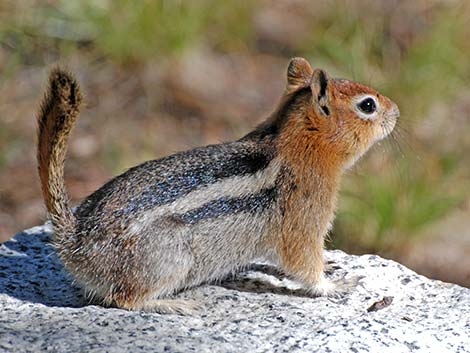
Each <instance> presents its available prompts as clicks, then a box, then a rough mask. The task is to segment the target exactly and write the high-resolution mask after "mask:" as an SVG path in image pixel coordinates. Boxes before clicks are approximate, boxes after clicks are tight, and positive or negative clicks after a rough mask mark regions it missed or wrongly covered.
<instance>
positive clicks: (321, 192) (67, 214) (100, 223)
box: [37, 58, 399, 313]
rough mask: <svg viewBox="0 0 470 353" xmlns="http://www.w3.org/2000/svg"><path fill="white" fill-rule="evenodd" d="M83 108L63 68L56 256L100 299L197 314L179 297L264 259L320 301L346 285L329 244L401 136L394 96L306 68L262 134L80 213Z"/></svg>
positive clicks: (57, 102)
mask: <svg viewBox="0 0 470 353" xmlns="http://www.w3.org/2000/svg"><path fill="white" fill-rule="evenodd" d="M81 103H82V95H81V93H80V90H79V87H78V84H77V82H76V80H75V79H74V77H73V76H72V75H71V74H69V73H67V72H64V71H63V70H61V69H55V70H53V71H52V72H51V74H50V80H49V88H48V91H47V93H46V95H45V97H44V99H43V101H42V104H41V109H40V112H39V114H38V122H39V129H38V152H37V158H38V163H39V176H40V179H41V186H42V192H43V195H44V200H45V204H46V206H47V210H48V211H49V214H50V217H51V220H52V224H53V226H54V234H55V235H54V244H55V247H56V248H57V251H58V254H59V256H60V258H61V260H62V261H63V263H64V265H65V267H66V269H67V270H68V271H69V272H70V273H71V274H72V275H73V276H74V278H75V279H76V281H77V282H78V283H79V284H80V285H81V286H82V287H83V288H84V289H85V290H86V291H88V292H89V293H91V294H92V295H93V296H95V297H96V298H98V299H99V300H101V302H102V303H104V304H105V305H112V306H117V307H120V308H125V309H129V310H148V311H156V312H161V313H168V312H186V311H187V309H188V308H189V305H188V304H187V303H186V302H184V301H183V302H182V301H178V300H173V299H171V295H172V294H174V293H175V292H178V291H181V290H184V289H185V288H189V287H192V286H196V285H198V284H201V283H203V282H207V281H212V280H217V279H221V278H223V277H225V276H226V275H227V274H229V273H232V272H234V271H237V270H239V269H242V268H243V267H246V266H247V265H249V264H250V263H252V262H253V261H254V260H255V259H265V260H268V261H271V262H273V263H275V264H277V265H278V266H279V268H280V269H282V270H283V272H284V273H286V274H287V275H289V276H290V277H291V278H293V279H294V280H297V281H299V282H300V283H301V284H302V285H303V287H304V288H305V289H306V290H307V293H310V294H311V295H313V296H317V295H336V294H338V293H342V291H343V290H344V287H345V286H347V283H345V281H341V283H340V282H338V283H336V282H331V281H328V280H327V279H326V278H325V276H324V273H323V270H324V260H323V242H324V237H325V235H326V234H327V232H328V230H329V229H330V227H331V223H332V220H333V217H334V212H335V207H336V199H337V193H338V187H339V182H340V178H341V175H342V174H343V171H344V170H345V169H346V168H348V167H350V166H351V165H352V164H353V163H354V162H355V161H356V160H357V159H358V158H359V157H360V156H361V155H362V154H363V153H364V152H366V151H367V149H368V148H369V147H370V146H371V145H372V144H373V143H374V142H376V141H378V140H380V139H382V138H384V137H385V136H387V135H388V134H389V133H390V132H391V131H392V130H393V128H394V126H395V123H396V121H397V119H398V117H399V110H398V107H397V105H396V104H395V103H393V102H392V101H391V100H390V99H389V98H387V97H384V96H383V95H381V94H379V93H378V92H376V91H375V90H373V89H371V88H369V87H366V86H364V85H362V84H359V83H355V82H351V81H348V80H342V79H331V78H330V77H328V75H327V73H326V72H325V71H323V70H321V69H315V70H314V69H312V67H311V66H310V64H309V63H308V62H307V61H306V60H305V59H302V58H294V59H292V60H291V61H290V64H289V67H288V70H287V86H286V91H285V92H284V94H283V96H282V98H281V100H280V102H279V104H278V106H277V108H276V110H275V112H274V113H273V114H272V115H271V116H270V117H269V118H268V119H267V120H266V121H265V122H263V123H262V124H261V125H259V126H258V127H257V128H256V129H255V130H254V131H252V132H250V133H249V134H248V135H246V136H244V137H242V138H241V139H240V140H238V141H234V142H229V143H223V144H219V145H210V146H206V147H200V148H195V149H193V150H190V151H186V152H181V153H177V154H174V155H171V156H168V157H165V158H162V159H159V160H153V161H148V162H145V163H143V164H141V165H139V166H137V167H134V168H131V169H130V170H128V171H127V172H125V173H124V174H121V175H119V176H118V177H116V178H114V179H112V180H111V181H109V182H108V183H107V184H105V185H104V186H103V187H101V188H100V189H99V190H98V191H96V192H94V193H93V194H91V195H90V196H88V197H87V198H86V199H85V200H84V201H83V202H82V203H81V204H80V205H79V206H78V207H77V208H76V209H75V210H71V209H70V206H69V201H68V197H67V194H66V188H65V185H64V160H65V155H66V149H67V140H68V138H69V135H70V132H71V130H72V127H73V125H74V124H75V120H76V118H77V116H78V114H79V108H80V104H81Z"/></svg>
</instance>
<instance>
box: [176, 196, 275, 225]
mask: <svg viewBox="0 0 470 353" xmlns="http://www.w3.org/2000/svg"><path fill="white" fill-rule="evenodd" d="M276 197H277V188H276V187H272V188H269V189H263V190H261V191H260V192H259V193H257V194H251V195H247V196H244V197H235V198H229V197H222V198H220V199H217V200H213V201H210V202H208V203H206V204H204V205H202V206H201V207H199V208H196V209H194V210H191V211H189V212H186V213H183V214H175V215H172V216H171V217H172V218H174V219H177V220H179V221H181V222H183V223H185V224H191V225H193V224H196V223H198V222H200V221H203V220H206V219H214V218H219V217H223V216H228V215H233V214H237V213H240V212H249V213H252V214H253V213H260V212H262V211H264V210H265V209H267V208H268V207H269V206H271V205H272V203H273V202H274V201H275V200H276Z"/></svg>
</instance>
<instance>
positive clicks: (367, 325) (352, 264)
mask: <svg viewBox="0 0 470 353" xmlns="http://www.w3.org/2000/svg"><path fill="white" fill-rule="evenodd" d="M49 237H50V229H49V228H47V227H36V228H33V229H30V230H28V231H25V232H23V233H20V234H18V235H17V236H16V237H15V238H14V239H13V240H11V241H9V242H7V243H5V244H4V245H0V311H1V313H2V314H1V316H0V352H26V351H33V352H38V351H41V352H42V351H54V352H78V351H83V352H140V351H158V352H163V351H168V352H346V351H351V352H394V353H395V352H410V351H413V352H470V338H469V337H470V289H467V288H463V287H459V286H457V285H452V284H448V283H443V282H439V281H433V280H430V279H427V278H425V277H423V276H419V275H417V274H416V273H414V272H412V271H410V270H408V269H407V268H405V267H403V266H401V265H400V264H398V263H396V262H393V261H389V260H384V259H382V258H380V257H378V256H369V255H365V256H350V255H347V254H345V253H343V252H340V251H333V252H328V253H327V256H328V258H329V259H330V260H333V261H334V262H335V263H336V267H339V268H337V269H336V270H335V271H334V272H333V273H332V274H331V277H333V278H339V277H342V276H346V277H349V276H357V275H360V276H364V277H363V278H362V280H361V282H360V285H359V286H358V287H357V289H356V290H354V291H353V292H352V293H351V294H349V295H348V296H346V297H344V298H342V299H332V298H307V297H305V296H302V292H301V291H299V290H296V289H295V288H293V285H292V283H291V282H290V281H289V280H287V279H285V278H282V276H279V274H275V273H274V272H273V271H270V269H269V268H266V267H264V272H261V271H260V269H261V268H260V267H258V268H254V269H251V270H249V271H246V272H244V273H242V274H239V275H237V276H235V277H234V278H231V279H227V280H226V281H223V282H222V283H220V284H217V285H214V284H212V285H204V286H201V287H198V288H195V289H192V290H190V291H187V292H184V293H181V294H180V295H179V297H183V298H188V300H196V301H198V302H199V303H200V304H202V306H203V308H204V309H203V310H202V311H201V312H200V313H199V314H198V315H195V316H178V315H159V314H153V313H145V312H128V311H124V310H119V309H110V308H103V307H100V306H94V305H87V304H86V301H85V300H84V298H83V297H82V296H81V294H80V291H79V289H77V288H75V287H73V286H72V285H71V280H70V278H68V276H67V275H66V274H65V273H64V271H63V268H62V266H61V264H60V262H59V261H58V259H57V257H56V255H55V253H54V251H53V249H52V248H51V247H50V245H48V241H49ZM384 297H393V300H392V302H391V303H389V305H388V306H387V305H386V304H387V303H385V305H382V306H384V307H383V308H381V305H380V304H381V300H383V299H384ZM389 300H390V298H388V301H389ZM385 302H387V299H386V300H385ZM374 303H379V304H376V305H374ZM368 309H369V311H368Z"/></svg>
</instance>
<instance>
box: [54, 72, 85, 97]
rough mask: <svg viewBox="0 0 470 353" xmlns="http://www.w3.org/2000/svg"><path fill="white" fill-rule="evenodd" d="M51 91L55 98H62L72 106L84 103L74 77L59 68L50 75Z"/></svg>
mask: <svg viewBox="0 0 470 353" xmlns="http://www.w3.org/2000/svg"><path fill="white" fill-rule="evenodd" d="M49 91H50V94H51V95H52V96H53V97H56V98H60V99H61V100H62V101H63V102H64V103H65V102H66V103H68V104H69V105H71V106H77V105H79V104H80V103H81V101H82V95H81V93H80V88H79V85H78V82H77V80H76V79H75V77H74V75H73V74H72V73H71V72H69V71H67V70H65V69H63V68H61V67H59V66H56V67H54V68H53V69H52V70H51V72H50V74H49Z"/></svg>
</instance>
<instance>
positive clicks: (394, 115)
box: [387, 102, 400, 120]
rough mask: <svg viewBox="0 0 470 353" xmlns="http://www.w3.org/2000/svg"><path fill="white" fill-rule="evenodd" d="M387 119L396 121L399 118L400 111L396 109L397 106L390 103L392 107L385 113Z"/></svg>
mask: <svg viewBox="0 0 470 353" xmlns="http://www.w3.org/2000/svg"><path fill="white" fill-rule="evenodd" d="M387 117H388V118H391V119H397V120H398V118H399V117H400V109H398V105H396V104H395V103H393V102H392V106H391V108H390V109H389V111H388V112H387Z"/></svg>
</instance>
